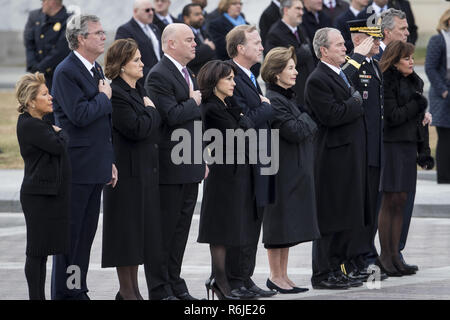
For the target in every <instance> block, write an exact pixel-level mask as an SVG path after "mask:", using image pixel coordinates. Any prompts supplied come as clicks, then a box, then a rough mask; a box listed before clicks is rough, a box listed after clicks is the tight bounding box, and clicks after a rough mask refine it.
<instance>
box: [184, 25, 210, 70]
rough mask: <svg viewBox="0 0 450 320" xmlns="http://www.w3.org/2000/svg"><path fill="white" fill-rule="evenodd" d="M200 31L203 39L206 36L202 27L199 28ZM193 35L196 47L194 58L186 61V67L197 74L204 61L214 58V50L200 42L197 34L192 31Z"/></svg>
mask: <svg viewBox="0 0 450 320" xmlns="http://www.w3.org/2000/svg"><path fill="white" fill-rule="evenodd" d="M200 32H201V34H202V36H203V38H204V39H207V38H208V37H207V35H206V33H205V32H204V31H203V30H202V29H200ZM194 35H195V43H197V47H195V58H194V60H192V61H191V62H189V63H188V67H189V69H191V70H192V72H194V74H198V72H199V71H200V69H201V67H203V65H204V64H205V63H207V62H208V61H211V60H214V59H215V58H216V50H213V49H211V47H210V46H208V45H207V44H205V43H204V42H202V41H201V40H200V37H199V36H198V34H196V33H194Z"/></svg>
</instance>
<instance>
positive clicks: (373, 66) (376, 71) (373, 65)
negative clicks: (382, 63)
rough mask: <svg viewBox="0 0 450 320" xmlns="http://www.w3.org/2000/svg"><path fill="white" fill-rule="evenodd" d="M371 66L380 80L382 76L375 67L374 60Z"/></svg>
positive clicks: (371, 61)
mask: <svg viewBox="0 0 450 320" xmlns="http://www.w3.org/2000/svg"><path fill="white" fill-rule="evenodd" d="M370 65H371V66H372V69H373V71H374V72H375V74H376V75H377V77H378V78H380V74H379V73H378V70H377V67H375V63H373V60H372V59H370Z"/></svg>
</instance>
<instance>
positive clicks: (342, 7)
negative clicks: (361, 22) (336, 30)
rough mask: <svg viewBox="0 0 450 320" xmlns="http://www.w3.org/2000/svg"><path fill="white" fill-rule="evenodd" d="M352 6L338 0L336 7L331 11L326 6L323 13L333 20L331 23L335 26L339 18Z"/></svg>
mask: <svg viewBox="0 0 450 320" xmlns="http://www.w3.org/2000/svg"><path fill="white" fill-rule="evenodd" d="M349 6H350V5H349V4H348V3H347V2H345V1H343V0H336V6H335V7H334V8H333V9H332V10H330V9H329V8H328V7H327V6H326V5H325V4H324V5H323V9H322V11H323V12H324V13H325V14H326V15H327V16H328V17H329V18H330V19H331V23H332V24H334V23H335V21H336V19H337V17H339V16H340V15H341V14H343V13H344V12H346V11H347V10H348V7H349Z"/></svg>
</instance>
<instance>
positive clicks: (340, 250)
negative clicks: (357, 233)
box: [311, 230, 350, 284]
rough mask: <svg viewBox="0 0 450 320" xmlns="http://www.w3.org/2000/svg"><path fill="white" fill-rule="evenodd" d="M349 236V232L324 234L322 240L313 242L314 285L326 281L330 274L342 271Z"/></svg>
mask: <svg viewBox="0 0 450 320" xmlns="http://www.w3.org/2000/svg"><path fill="white" fill-rule="evenodd" d="M349 234H350V232H349V231H348V230H346V231H339V232H334V233H328V234H322V237H321V238H320V239H317V240H314V241H313V248H312V269H313V274H312V277H311V283H312V284H317V283H319V282H321V281H323V280H326V279H327V278H328V275H329V274H330V273H332V272H335V271H339V270H341V264H342V263H344V261H345V256H346V251H347V248H348V240H349V237H348V235H349Z"/></svg>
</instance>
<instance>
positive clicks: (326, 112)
mask: <svg viewBox="0 0 450 320" xmlns="http://www.w3.org/2000/svg"><path fill="white" fill-rule="evenodd" d="M305 100H306V104H307V106H308V108H309V110H311V111H312V116H313V118H314V119H315V120H316V123H317V124H318V126H319V133H318V138H317V141H316V148H315V149H316V152H315V153H316V154H315V159H316V160H315V180H316V198H317V212H318V218H319V226H320V232H321V233H322V234H326V233H332V232H337V231H342V230H346V229H353V228H356V227H361V226H363V225H364V216H365V215H364V207H365V206H364V204H365V203H364V201H365V194H366V192H365V185H366V184H365V176H366V168H367V163H366V129H365V125H364V117H363V114H364V110H363V108H362V106H361V105H360V103H358V102H357V101H356V99H355V98H353V97H352V96H351V89H350V88H349V87H348V86H347V85H346V83H345V82H344V80H343V79H342V78H341V77H340V76H339V75H338V74H337V73H336V72H334V71H333V70H332V69H331V68H329V67H328V66H327V65H325V64H324V63H322V62H319V64H318V65H317V68H316V69H315V70H314V71H313V73H312V74H311V75H310V77H309V78H308V81H307V83H306V89H305Z"/></svg>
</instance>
